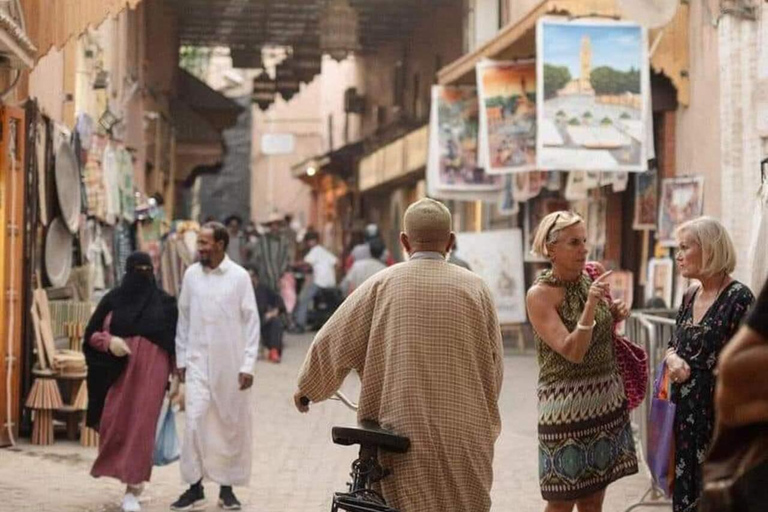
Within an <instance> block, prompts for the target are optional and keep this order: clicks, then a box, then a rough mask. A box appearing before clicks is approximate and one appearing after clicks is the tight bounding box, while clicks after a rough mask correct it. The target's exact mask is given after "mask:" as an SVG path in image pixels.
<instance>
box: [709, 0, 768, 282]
mask: <svg viewBox="0 0 768 512" xmlns="http://www.w3.org/2000/svg"><path fill="white" fill-rule="evenodd" d="M762 6H763V7H762V11H763V26H764V25H765V23H767V22H768V14H765V13H766V12H768V9H766V7H765V4H762ZM759 29H760V26H759V25H758V23H756V22H755V21H750V20H741V19H737V18H736V17H734V16H726V17H723V18H722V19H721V20H720V24H719V27H718V32H719V36H720V55H721V59H720V60H721V66H720V97H721V101H720V104H721V108H720V118H721V129H722V145H721V148H722V161H721V167H722V181H721V184H720V187H719V193H720V195H721V198H722V205H723V207H722V211H721V219H722V222H723V224H724V225H725V226H726V228H728V231H729V232H730V234H731V236H732V237H733V241H734V244H735V245H736V250H737V253H738V266H737V269H736V274H735V277H736V278H737V279H739V280H742V281H743V282H745V283H749V284H752V285H753V286H754V285H755V283H750V275H751V262H750V261H749V257H748V256H749V249H750V241H751V233H752V226H753V223H754V221H755V218H754V216H753V215H752V213H753V211H754V208H755V206H756V205H757V190H758V187H759V184H760V160H761V158H762V157H763V156H764V154H765V153H764V151H765V148H764V142H765V140H764V139H761V137H760V133H759V131H758V118H757V113H758V111H759V109H758V101H757V100H758V98H759V95H758V87H757V86H758V61H759V57H760V53H761V47H760V37H759V35H760V32H759ZM763 44H765V42H764V41H763ZM762 51H763V52H765V49H762ZM762 250H763V251H765V250H768V248H765V247H763V248H762Z"/></svg>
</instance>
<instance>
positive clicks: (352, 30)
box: [320, 0, 359, 62]
mask: <svg viewBox="0 0 768 512" xmlns="http://www.w3.org/2000/svg"><path fill="white" fill-rule="evenodd" d="M358 26H359V19H358V15H357V11H355V10H354V9H353V8H352V6H351V5H349V1H348V0H329V2H328V4H327V6H326V8H325V11H324V12H323V13H322V14H321V15H320V50H321V51H322V52H323V53H327V54H328V55H330V56H331V57H332V58H333V59H334V60H336V61H338V62H341V61H342V60H344V59H345V58H346V57H347V55H349V53H350V52H354V51H356V50H357V49H358V43H357V35H358Z"/></svg>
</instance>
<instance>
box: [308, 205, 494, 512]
mask: <svg viewBox="0 0 768 512" xmlns="http://www.w3.org/2000/svg"><path fill="white" fill-rule="evenodd" d="M404 225H405V233H402V234H401V235H400V241H401V244H402V246H403V248H404V249H405V251H407V252H408V254H409V255H410V261H408V262H407V263H402V264H400V265H395V266H393V267H390V268H388V269H386V270H382V271H380V272H378V273H377V274H375V275H374V276H373V277H371V278H370V279H368V280H367V281H365V282H364V283H363V285H362V286H360V287H359V288H358V289H357V290H355V291H354V292H353V293H352V295H350V296H349V297H348V298H347V300H346V301H344V303H343V304H342V305H341V307H340V308H339V309H338V310H337V312H336V313H335V314H334V316H332V317H331V319H330V320H329V321H328V322H327V323H326V324H325V326H324V327H323V329H321V330H320V332H319V333H318V334H317V337H316V338H315V341H314V343H313V344H312V347H311V348H310V350H309V353H308V354H307V357H306V359H305V361H304V366H303V367H302V369H301V372H300V373H299V379H298V391H296V394H295V395H294V401H295V403H296V407H297V408H298V409H299V411H301V412H307V411H308V408H309V406H308V405H307V403H308V402H319V401H322V400H326V399H327V398H330V397H331V396H332V395H333V393H334V392H335V391H336V390H337V389H338V388H339V386H340V385H341V384H342V382H343V381H344V378H345V377H346V376H347V374H349V372H350V371H351V370H353V369H354V370H356V371H357V372H358V374H359V375H360V379H361V389H360V398H359V409H358V413H357V417H358V419H359V420H363V419H367V420H374V421H376V422H378V423H379V424H380V425H382V426H383V427H385V428H388V429H391V430H393V431H394V432H396V433H397V434H400V435H404V436H407V437H408V438H410V440H411V447H410V449H409V451H408V452H407V453H405V454H392V453H385V452H382V453H381V454H380V460H381V462H382V465H383V466H384V468H386V469H390V470H392V475H390V476H388V477H387V478H385V479H384V480H382V481H381V484H380V485H381V491H382V493H383V495H384V497H385V498H386V500H387V501H388V503H389V505H390V506H391V507H394V508H396V509H399V510H404V511H418V512H444V511H446V510H463V511H470V510H471V511H472V512H488V510H490V507H491V498H490V491H491V484H492V482H493V448H494V444H495V441H496V438H497V437H498V435H499V432H500V430H501V420H500V417H499V408H498V398H499V391H500V390H501V382H502V375H503V368H504V366H503V360H502V355H503V354H502V345H501V331H500V328H499V323H498V319H497V316H496V306H495V305H494V302H493V298H492V297H491V293H490V291H489V289H488V287H487V286H486V284H485V283H484V282H483V280H482V279H481V278H480V277H478V276H477V275H475V274H472V273H471V272H467V271H466V270H464V269H461V268H459V267H457V266H456V265H452V264H450V263H448V262H447V261H446V254H447V253H448V252H449V251H450V249H451V246H452V245H453V243H454V240H455V235H454V234H453V232H452V231H451V214H450V212H449V211H448V209H447V208H446V207H445V206H444V205H443V204H442V203H439V202H437V201H433V200H431V199H423V200H421V201H419V202H417V203H415V204H413V205H411V206H410V207H409V208H408V210H407V211H406V213H405V222H404Z"/></svg>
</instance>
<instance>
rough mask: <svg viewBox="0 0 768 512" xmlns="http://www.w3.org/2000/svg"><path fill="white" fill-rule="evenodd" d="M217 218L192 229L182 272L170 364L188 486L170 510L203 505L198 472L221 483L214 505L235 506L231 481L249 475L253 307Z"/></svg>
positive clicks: (255, 337)
mask: <svg viewBox="0 0 768 512" xmlns="http://www.w3.org/2000/svg"><path fill="white" fill-rule="evenodd" d="M228 242H229V235H228V233H227V229H226V228H225V227H224V226H223V225H222V224H220V223H218V222H211V223H207V224H205V225H204V226H203V227H202V229H201V230H200V234H199V236H198V240H197V249H198V252H199V256H200V261H199V263H196V264H194V265H192V266H191V267H190V268H189V269H187V272H186V273H185V274H184V281H183V283H182V288H181V296H180V297H179V323H178V328H177V331H176V366H177V368H178V374H179V377H180V379H181V381H182V382H186V394H185V397H186V398H185V410H186V428H185V433H184V440H183V442H182V447H181V464H180V465H181V476H182V478H183V480H184V481H185V482H187V483H188V484H190V488H189V489H188V490H187V491H185V492H184V494H182V495H181V497H180V498H179V499H178V500H177V501H176V502H175V503H173V504H172V505H171V509H172V510H199V509H201V508H204V507H205V504H206V502H205V494H204V491H203V479H204V478H205V479H208V480H211V481H213V482H215V483H217V484H219V485H220V486H221V489H220V491H219V502H218V505H219V507H220V508H222V509H224V510H240V508H241V505H240V502H239V501H238V500H237V498H236V497H235V494H234V492H233V491H232V487H233V486H242V485H246V484H247V483H248V481H249V480H250V476H251V403H250V402H251V400H250V399H251V392H250V388H251V386H252V385H253V368H254V364H255V362H256V354H257V352H258V348H259V335H260V326H259V312H258V309H257V307H256V298H255V295H254V292H253V286H252V285H251V279H250V277H249V275H248V272H247V271H246V270H245V269H244V268H242V267H240V266H239V265H237V264H236V263H234V262H233V261H232V260H230V259H229V257H227V255H226V250H227V245H228Z"/></svg>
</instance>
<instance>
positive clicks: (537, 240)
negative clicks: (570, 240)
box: [531, 211, 584, 258]
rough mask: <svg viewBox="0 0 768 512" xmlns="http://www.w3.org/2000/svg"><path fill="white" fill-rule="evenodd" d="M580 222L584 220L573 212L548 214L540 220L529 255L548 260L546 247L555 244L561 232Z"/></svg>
mask: <svg viewBox="0 0 768 512" xmlns="http://www.w3.org/2000/svg"><path fill="white" fill-rule="evenodd" d="M580 222H584V219H583V218H582V217H581V215H579V214H578V213H575V212H569V211H559V212H552V213H550V214H549V215H547V216H546V217H544V218H543V219H542V221H541V223H539V227H538V228H537V229H536V236H534V238H533V246H532V247H531V254H535V255H536V256H541V257H544V258H548V257H549V249H548V248H547V246H548V245H550V244H553V243H555V242H557V239H558V237H559V236H560V232H561V231H562V230H564V229H567V228H569V227H571V226H575V225H576V224H578V223H580Z"/></svg>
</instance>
